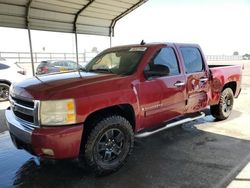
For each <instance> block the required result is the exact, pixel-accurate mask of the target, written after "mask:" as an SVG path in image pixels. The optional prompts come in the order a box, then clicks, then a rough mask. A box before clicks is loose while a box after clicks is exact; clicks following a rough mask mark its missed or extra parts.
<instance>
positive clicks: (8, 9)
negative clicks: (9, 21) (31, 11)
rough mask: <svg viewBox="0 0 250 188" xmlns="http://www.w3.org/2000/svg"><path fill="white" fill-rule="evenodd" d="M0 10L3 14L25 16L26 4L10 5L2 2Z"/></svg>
mask: <svg viewBox="0 0 250 188" xmlns="http://www.w3.org/2000/svg"><path fill="white" fill-rule="evenodd" d="M0 12H1V14H2V15H12V16H17V17H25V14H26V9H25V7H24V6H16V5H8V4H2V3H0Z"/></svg>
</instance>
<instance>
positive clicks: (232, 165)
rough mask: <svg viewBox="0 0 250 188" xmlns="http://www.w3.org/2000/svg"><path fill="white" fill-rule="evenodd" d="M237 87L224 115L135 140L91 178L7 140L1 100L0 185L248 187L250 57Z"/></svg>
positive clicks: (66, 163)
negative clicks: (116, 167)
mask: <svg viewBox="0 0 250 188" xmlns="http://www.w3.org/2000/svg"><path fill="white" fill-rule="evenodd" d="M232 63H233V64H235V63H237V64H242V65H243V64H244V68H245V69H244V71H243V75H244V76H243V84H242V92H241V95H240V97H239V98H238V99H236V100H235V105H234V111H233V113H232V115H231V117H230V118H229V119H228V120H225V121H222V122H216V121H215V120H214V118H213V117H212V116H211V115H209V112H207V114H208V115H207V116H206V117H205V118H203V119H200V120H197V121H194V122H190V123H186V124H183V125H182V126H179V127H175V128H172V129H170V130H167V131H164V132H161V133H158V134H156V135H154V136H151V137H148V138H144V139H137V140H136V143H135V149H134V152H133V155H132V156H131V157H130V158H129V160H128V162H127V164H126V165H125V166H124V167H123V168H122V169H121V170H120V171H118V172H117V173H114V174H112V175H109V176H106V177H95V176H94V175H93V174H92V173H90V171H89V170H88V169H87V168H86V167H84V166H79V165H78V163H77V161H59V162H50V163H45V164H40V162H39V160H38V159H37V158H36V157H34V156H32V155H30V154H27V153H26V152H24V151H22V150H17V149H15V148H14V146H13V145H12V143H11V140H10V137H9V134H8V131H7V130H6V127H5V122H4V117H3V114H4V109H5V108H6V107H7V106H8V103H1V104H0V117H1V118H0V169H1V171H0V172H1V173H0V187H1V188H2V187H12V186H18V187H55V186H56V187H88V188H89V187H114V188H117V187H192V188H194V187H226V186H227V185H229V184H230V183H231V182H232V181H233V183H232V184H230V187H239V185H244V186H243V187H250V183H249V182H250V181H249V180H250V173H247V175H245V176H244V178H242V176H237V175H238V174H239V173H240V171H241V170H242V169H243V168H244V167H245V166H246V165H247V164H248V163H249V161H250V127H249V126H250V116H249V114H250V100H249V97H250V87H249V86H250V61H241V62H232Z"/></svg>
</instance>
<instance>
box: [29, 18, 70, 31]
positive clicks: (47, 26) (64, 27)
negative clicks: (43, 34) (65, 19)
mask: <svg viewBox="0 0 250 188" xmlns="http://www.w3.org/2000/svg"><path fill="white" fill-rule="evenodd" d="M30 24H31V29H37V30H45V31H60V32H67V33H72V30H73V24H71V25H70V24H68V23H62V22H54V21H48V20H37V19H30Z"/></svg>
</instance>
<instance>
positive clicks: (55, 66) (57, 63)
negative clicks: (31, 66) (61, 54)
mask: <svg viewBox="0 0 250 188" xmlns="http://www.w3.org/2000/svg"><path fill="white" fill-rule="evenodd" d="M79 66H80V65H79ZM80 68H81V66H80ZM71 70H77V63H76V62H74V61H70V60H47V61H42V62H41V63H40V64H39V65H38V67H37V70H36V74H38V75H40V74H48V73H54V72H67V71H71Z"/></svg>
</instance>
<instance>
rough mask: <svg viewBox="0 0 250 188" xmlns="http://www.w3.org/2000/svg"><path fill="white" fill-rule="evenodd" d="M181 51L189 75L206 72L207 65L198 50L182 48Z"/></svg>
mask: <svg viewBox="0 0 250 188" xmlns="http://www.w3.org/2000/svg"><path fill="white" fill-rule="evenodd" d="M180 50H181V54H182V57H183V60H184V65H185V69H186V73H187V74H190V73H196V72H202V71H204V69H205V65H204V62H203V59H202V56H201V53H200V50H199V49H198V48H195V47H181V48H180Z"/></svg>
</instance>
